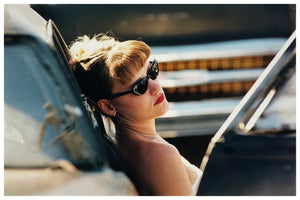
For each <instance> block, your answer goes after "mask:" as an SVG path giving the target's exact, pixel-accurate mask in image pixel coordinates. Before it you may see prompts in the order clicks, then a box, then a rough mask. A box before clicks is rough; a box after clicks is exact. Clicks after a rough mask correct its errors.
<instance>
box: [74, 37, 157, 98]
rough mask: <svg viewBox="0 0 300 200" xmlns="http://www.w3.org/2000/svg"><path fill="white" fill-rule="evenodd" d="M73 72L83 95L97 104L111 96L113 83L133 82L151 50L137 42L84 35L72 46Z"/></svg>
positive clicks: (144, 44)
mask: <svg viewBox="0 0 300 200" xmlns="http://www.w3.org/2000/svg"><path fill="white" fill-rule="evenodd" d="M70 52H71V54H72V56H73V60H72V62H71V63H72V69H73V71H74V73H75V76H76V79H77V81H78V84H79V86H80V89H81V90H82V92H83V93H84V94H85V95H86V96H88V97H90V98H91V99H92V100H93V101H94V102H97V101H98V100H99V99H106V98H109V97H110V96H111V93H112V87H113V81H114V80H118V81H120V82H121V83H122V84H124V83H126V82H128V81H130V80H132V78H133V77H134V74H135V73H136V72H137V71H139V70H140V69H141V68H142V67H143V66H144V65H145V63H146V61H147V59H148V58H149V56H150V53H151V49H150V47H149V46H148V45H147V44H146V43H144V42H142V41H137V40H128V41H124V42H120V41H118V40H116V39H115V38H113V37H111V36H107V35H105V34H99V35H96V36H94V37H93V38H89V37H88V36H86V35H85V36H81V37H78V39H77V40H76V41H75V42H73V43H72V44H71V46H70Z"/></svg>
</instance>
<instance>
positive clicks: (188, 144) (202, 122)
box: [31, 4, 296, 166]
mask: <svg viewBox="0 0 300 200" xmlns="http://www.w3.org/2000/svg"><path fill="white" fill-rule="evenodd" d="M31 7H32V8H33V9H35V10H36V11H37V12H38V13H40V14H41V15H42V16H43V17H44V18H45V19H52V20H54V21H55V23H56V25H57V26H58V28H59V30H60V31H61V33H62V35H63V37H64V39H65V41H66V43H67V44H70V43H71V42H72V41H74V40H75V38H76V37H77V36H80V35H84V34H86V35H89V36H93V35H95V34H99V33H102V32H104V33H106V32H111V33H113V35H115V36H116V37H117V38H119V39H121V40H127V39H141V40H143V41H145V42H146V43H148V44H149V45H150V46H151V48H152V57H153V58H156V59H158V61H159V62H160V63H159V64H160V69H161V71H162V73H161V74H160V77H159V78H160V80H161V84H162V86H163V88H164V91H165V93H166V97H167V99H168V101H169V102H170V110H169V112H168V113H167V114H166V115H165V116H163V117H162V118H159V119H157V120H156V125H157V130H158V131H159V134H160V135H161V136H163V137H164V138H166V139H167V140H168V141H169V142H170V143H172V144H174V145H175V146H176V147H177V148H178V149H179V150H180V152H181V153H182V154H183V155H184V156H185V157H186V158H187V159H188V160H190V161H191V162H192V163H194V164H196V165H197V166H199V165H200V163H201V160H202V156H203V155H204V152H205V150H206V148H207V145H208V143H209V141H210V139H211V137H212V136H213V135H214V134H215V133H216V131H217V130H218V129H219V127H220V126H221V125H222V123H223V122H224V121H225V119H226V118H227V117H228V116H229V114H230V113H231V112H232V110H233V109H234V107H235V106H236V105H237V104H238V102H239V101H240V100H241V98H242V97H243V96H244V95H245V94H246V92H247V91H248V90H249V88H250V87H251V86H252V85H253V83H254V82H255V80H256V79H257V77H258V76H259V75H260V73H261V72H262V71H263V69H264V68H265V67H266V66H267V65H268V64H269V63H270V61H271V60H272V59H273V57H274V56H275V54H276V53H277V52H278V51H279V49H280V48H281V46H282V45H283V44H284V42H285V41H286V39H287V38H288V37H289V36H290V34H291V33H292V32H293V31H294V29H295V13H296V11H295V9H296V8H295V5H291V4H276V5H272V4H267V5H265V4H250V5H249V4H241V5H238V4H224V5H222V4H211V5H210V4H192V5H184V4H171V5H170V4H151V5H149V4H143V5H139V4H121V5H118V4H115V5H101V4H98V5H97V4H92V5H76V4H73V5H65V4H53V5H45V4H44V5H37V4H35V5H31Z"/></svg>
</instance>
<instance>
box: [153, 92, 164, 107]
mask: <svg viewBox="0 0 300 200" xmlns="http://www.w3.org/2000/svg"><path fill="white" fill-rule="evenodd" d="M164 100H165V95H164V93H161V95H160V96H159V97H158V99H157V100H156V102H155V104H154V105H157V104H159V103H161V102H163V101H164Z"/></svg>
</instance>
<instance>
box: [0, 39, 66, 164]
mask: <svg viewBox="0 0 300 200" xmlns="http://www.w3.org/2000/svg"><path fill="white" fill-rule="evenodd" d="M4 53H5V72H4V73H5V76H4V113H5V130H4V138H5V151H4V153H5V165H45V164H48V163H50V162H52V161H53V160H55V159H56V158H60V159H61V158H64V159H70V156H69V155H68V153H67V152H66V150H65V149H64V148H63V147H62V145H59V142H53V143H51V142H50V141H54V138H56V137H58V136H59V135H60V134H61V133H62V131H63V129H65V128H66V127H64V126H66V125H65V124H64V123H63V120H62V119H63V118H64V116H63V114H64V113H62V112H59V111H57V112H56V113H55V115H54V116H53V117H52V118H51V119H50V120H48V122H46V120H45V118H46V116H47V115H49V114H50V113H51V107H53V109H54V110H55V107H56V106H58V105H61V104H62V102H60V100H59V97H58V92H55V91H56V90H57V88H56V87H55V85H54V83H53V82H51V81H50V79H49V77H48V76H47V75H46V72H45V71H44V70H43V68H42V67H41V66H42V63H40V61H39V60H38V59H37V58H36V55H35V54H34V52H33V51H32V49H31V48H30V47H29V46H27V45H23V44H22V45H20V44H6V45H5V50H4ZM47 106H48V108H46V107H47ZM51 120H52V121H51ZM55 120H56V122H55ZM59 121H60V122H61V123H60V122H59ZM49 122H50V124H51V123H52V125H50V126H47V123H48V124H49ZM40 139H41V141H42V142H41V143H40V142H39V140H40ZM39 145H40V146H41V148H40V150H39V149H38V147H39Z"/></svg>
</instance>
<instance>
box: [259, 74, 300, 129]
mask: <svg viewBox="0 0 300 200" xmlns="http://www.w3.org/2000/svg"><path fill="white" fill-rule="evenodd" d="M254 129H258V130H272V129H277V130H280V129H296V76H295V75H294V76H293V77H292V78H291V79H290V80H289V81H288V83H287V84H286V85H285V86H284V88H283V89H282V90H280V91H279V93H278V94H277V96H275V98H274V100H273V101H272V102H271V103H270V105H269V106H268V107H267V108H266V110H265V111H264V113H263V115H261V117H260V118H259V120H258V121H257V123H256V124H255V127H254Z"/></svg>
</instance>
